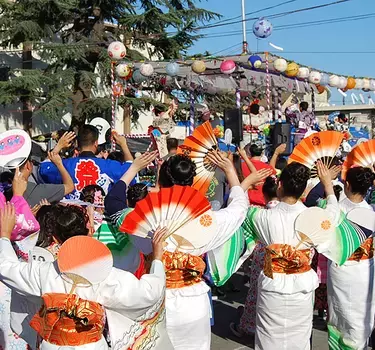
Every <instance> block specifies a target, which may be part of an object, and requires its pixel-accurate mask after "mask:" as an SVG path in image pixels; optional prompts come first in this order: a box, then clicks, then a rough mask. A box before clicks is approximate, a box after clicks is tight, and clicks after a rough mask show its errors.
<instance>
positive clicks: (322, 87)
mask: <svg viewBox="0 0 375 350" xmlns="http://www.w3.org/2000/svg"><path fill="white" fill-rule="evenodd" d="M315 86H316V89H317V90H318V93H319V95H320V94H322V93H324V91H326V88H325V87H324V86H322V85H320V84H316V85H315Z"/></svg>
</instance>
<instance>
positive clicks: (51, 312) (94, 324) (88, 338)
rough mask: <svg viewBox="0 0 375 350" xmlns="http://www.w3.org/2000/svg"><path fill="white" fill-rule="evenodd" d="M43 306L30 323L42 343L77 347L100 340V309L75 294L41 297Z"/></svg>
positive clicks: (101, 324) (102, 310)
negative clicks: (43, 341)
mask: <svg viewBox="0 0 375 350" xmlns="http://www.w3.org/2000/svg"><path fill="white" fill-rule="evenodd" d="M42 298H43V302H44V303H43V306H42V307H41V309H40V310H39V312H38V313H37V314H35V316H34V317H33V319H32V320H31V322H30V326H31V327H32V328H34V329H35V330H36V331H37V332H38V334H39V335H40V336H41V338H42V339H43V340H45V341H46V342H48V343H51V344H54V345H58V346H81V345H85V344H90V343H96V342H98V341H99V340H100V339H101V338H102V334H103V328H104V324H105V310H104V308H103V307H102V306H101V305H100V304H98V303H95V302H93V301H89V300H83V299H81V298H79V297H78V296H77V295H75V294H62V293H51V294H44V295H43V296H42Z"/></svg>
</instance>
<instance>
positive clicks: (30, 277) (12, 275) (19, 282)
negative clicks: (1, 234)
mask: <svg viewBox="0 0 375 350" xmlns="http://www.w3.org/2000/svg"><path fill="white" fill-rule="evenodd" d="M44 264H45V266H46V265H50V264H47V263H44ZM41 266H42V263H38V262H34V261H33V262H31V263H26V262H20V261H18V259H17V256H16V253H15V252H14V250H13V247H12V245H11V243H10V241H9V240H8V239H6V238H1V239H0V280H1V282H3V283H4V284H5V285H6V286H8V287H9V288H11V289H13V290H14V291H16V292H17V293H19V294H21V295H26V296H27V295H30V296H40V295H41V278H40V275H41V273H40V269H41Z"/></svg>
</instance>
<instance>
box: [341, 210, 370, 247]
mask: <svg viewBox="0 0 375 350" xmlns="http://www.w3.org/2000/svg"><path fill="white" fill-rule="evenodd" d="M346 218H347V219H348V220H350V221H351V222H352V223H354V224H356V225H358V226H359V227H360V228H361V231H362V233H363V234H364V235H365V236H366V237H364V236H363V237H362V239H363V240H364V239H367V238H368V237H370V236H372V235H373V233H374V232H375V212H374V211H373V210H372V209H366V208H355V209H353V210H351V211H350V212H349V213H347V214H346Z"/></svg>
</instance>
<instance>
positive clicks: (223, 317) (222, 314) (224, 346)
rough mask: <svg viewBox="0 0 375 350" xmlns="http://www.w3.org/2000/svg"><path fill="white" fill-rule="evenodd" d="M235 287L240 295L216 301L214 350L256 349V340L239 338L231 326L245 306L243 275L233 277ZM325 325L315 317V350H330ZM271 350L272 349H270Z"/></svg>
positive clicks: (213, 334)
mask: <svg viewBox="0 0 375 350" xmlns="http://www.w3.org/2000/svg"><path fill="white" fill-rule="evenodd" d="M233 283H234V285H235V286H236V287H237V288H238V289H240V292H238V293H233V292H232V293H227V294H226V297H225V298H220V299H219V300H217V301H214V316H215V325H214V326H213V327H212V341H211V349H212V350H247V349H254V339H253V338H251V337H246V338H240V339H239V338H237V337H236V336H234V335H233V334H232V333H231V331H230V329H229V324H230V323H231V322H232V321H234V322H237V321H238V320H239V312H238V311H237V307H239V306H241V305H243V304H244V301H245V298H246V293H247V289H248V285H247V286H243V283H242V273H239V274H237V275H235V276H233ZM324 328H325V325H324V322H323V321H322V320H320V319H319V318H318V317H317V316H316V315H315V316H314V330H313V350H328V344H327V332H326V330H325V329H324ZM270 350H271V349H270ZM275 350H276V349H275Z"/></svg>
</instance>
